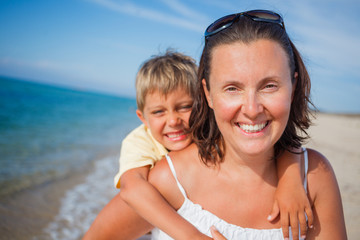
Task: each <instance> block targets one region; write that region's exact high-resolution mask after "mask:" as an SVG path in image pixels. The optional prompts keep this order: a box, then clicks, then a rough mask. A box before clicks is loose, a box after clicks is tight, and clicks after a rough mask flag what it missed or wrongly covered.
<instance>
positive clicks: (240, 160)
mask: <svg viewBox="0 0 360 240" xmlns="http://www.w3.org/2000/svg"><path fill="white" fill-rule="evenodd" d="M273 156H274V150H273V149H271V150H270V151H268V152H266V153H261V154H256V155H248V154H244V153H238V152H235V151H231V150H230V149H229V150H228V149H227V150H226V152H225V156H224V161H223V162H222V163H221V164H220V167H221V168H222V169H223V170H225V169H227V170H226V171H230V172H232V171H235V172H236V173H237V174H239V171H240V172H241V173H242V174H246V175H247V176H248V177H250V176H251V175H254V178H258V177H260V178H262V179H267V178H271V179H272V178H273V176H276V175H277V172H276V161H275V159H274V157H273Z"/></svg>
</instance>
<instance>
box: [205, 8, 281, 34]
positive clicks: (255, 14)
mask: <svg viewBox="0 0 360 240" xmlns="http://www.w3.org/2000/svg"><path fill="white" fill-rule="evenodd" d="M241 16H246V17H249V18H251V19H252V20H253V21H258V22H269V23H276V24H279V25H280V26H281V27H282V28H283V29H285V25H284V21H283V19H282V17H281V16H280V15H279V14H277V13H275V12H272V11H268V10H251V11H246V12H241V13H235V14H230V15H227V16H225V17H222V18H219V19H218V20H216V21H215V22H213V23H212V24H211V25H210V26H208V27H207V28H206V30H205V39H207V38H209V37H210V36H212V35H214V34H216V33H218V32H221V31H222V30H224V29H226V28H228V27H230V26H231V25H232V24H233V23H234V22H235V21H236V20H237V19H239V18H240V17H241Z"/></svg>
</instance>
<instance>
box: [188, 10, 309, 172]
mask: <svg viewBox="0 0 360 240" xmlns="http://www.w3.org/2000/svg"><path fill="white" fill-rule="evenodd" d="M260 39H268V40H272V41H275V42H277V43H278V44H280V46H281V47H282V48H283V49H284V51H285V52H286V54H287V56H288V60H289V67H290V73H291V78H292V82H293V84H296V86H295V91H294V96H293V100H292V103H291V110H290V116H289V120H288V123H287V126H286V128H285V131H284V132H283V134H282V136H281V137H280V139H279V140H278V142H277V143H276V144H275V146H274V158H276V157H277V156H279V154H280V153H281V152H282V151H283V150H289V151H291V149H293V148H299V147H300V146H301V145H302V143H303V141H304V140H305V139H307V138H308V134H307V132H306V130H307V129H308V128H309V126H310V124H311V121H310V108H309V104H312V103H311V101H310V87H311V84H310V77H309V74H308V72H307V70H306V67H305V65H304V62H303V60H302V58H301V56H300V53H299V52H298V50H297V49H296V47H295V45H294V44H293V43H292V42H291V40H290V39H289V37H288V35H287V33H286V31H285V29H284V28H282V27H281V26H280V25H278V24H274V23H268V22H259V21H253V20H251V19H250V18H248V17H246V16H242V17H240V18H239V20H237V22H235V23H234V24H233V25H232V26H231V27H229V28H227V29H225V30H223V31H221V32H219V33H217V34H215V35H212V36H211V37H209V38H207V39H206V40H205V46H204V49H203V52H202V55H201V59H200V64H199V71H198V80H197V90H198V91H199V94H197V95H196V96H195V99H194V104H193V109H192V113H191V116H190V120H189V124H190V128H191V131H192V135H193V139H194V141H195V143H196V144H197V145H198V148H199V154H200V157H201V159H202V161H203V162H204V163H205V164H207V165H209V164H217V163H218V162H221V161H223V157H224V154H225V150H226V146H225V144H224V140H223V138H222V134H221V132H220V130H219V128H218V126H217V123H216V120H215V115H214V112H213V110H212V109H211V108H210V107H209V106H208V103H207V100H206V97H205V92H204V89H203V86H202V80H203V79H205V81H206V86H207V88H208V90H210V84H209V76H210V71H211V60H212V59H211V57H212V51H213V49H214V48H215V47H216V46H219V45H225V44H232V43H234V42H242V43H245V44H249V43H251V42H254V41H257V40H260ZM295 72H297V74H298V75H297V79H295V78H294V75H295Z"/></svg>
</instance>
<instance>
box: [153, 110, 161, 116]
mask: <svg viewBox="0 0 360 240" xmlns="http://www.w3.org/2000/svg"><path fill="white" fill-rule="evenodd" d="M162 113H164V111H163V110H155V111H152V112H151V114H153V115H160V114H162Z"/></svg>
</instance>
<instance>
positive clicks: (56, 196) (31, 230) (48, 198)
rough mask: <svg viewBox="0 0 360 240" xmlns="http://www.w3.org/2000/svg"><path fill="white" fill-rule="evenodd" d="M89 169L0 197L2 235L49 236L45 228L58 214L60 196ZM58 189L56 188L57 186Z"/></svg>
mask: <svg viewBox="0 0 360 240" xmlns="http://www.w3.org/2000/svg"><path fill="white" fill-rule="evenodd" d="M88 171H89V170H87V171H86V172H84V173H81V174H76V175H75V176H68V177H64V178H62V179H59V180H54V181H50V182H47V183H44V184H41V185H38V186H34V187H31V188H29V189H26V190H22V191H20V192H17V193H13V194H11V195H9V196H6V197H4V198H2V199H1V200H0V206H1V207H0V223H1V224H0V225H1V228H0V229H1V230H0V232H1V236H0V239H19V240H21V239H49V238H47V237H46V236H42V235H43V230H44V229H45V228H46V226H47V225H48V224H49V222H52V221H53V220H54V218H55V216H56V215H57V214H58V211H59V208H60V206H61V199H62V198H63V197H64V196H65V194H66V192H67V191H68V190H69V189H71V188H72V187H74V186H76V185H77V184H79V183H81V182H83V181H84V179H85V178H86V175H87V174H88ZM55 189H56V190H55Z"/></svg>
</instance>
